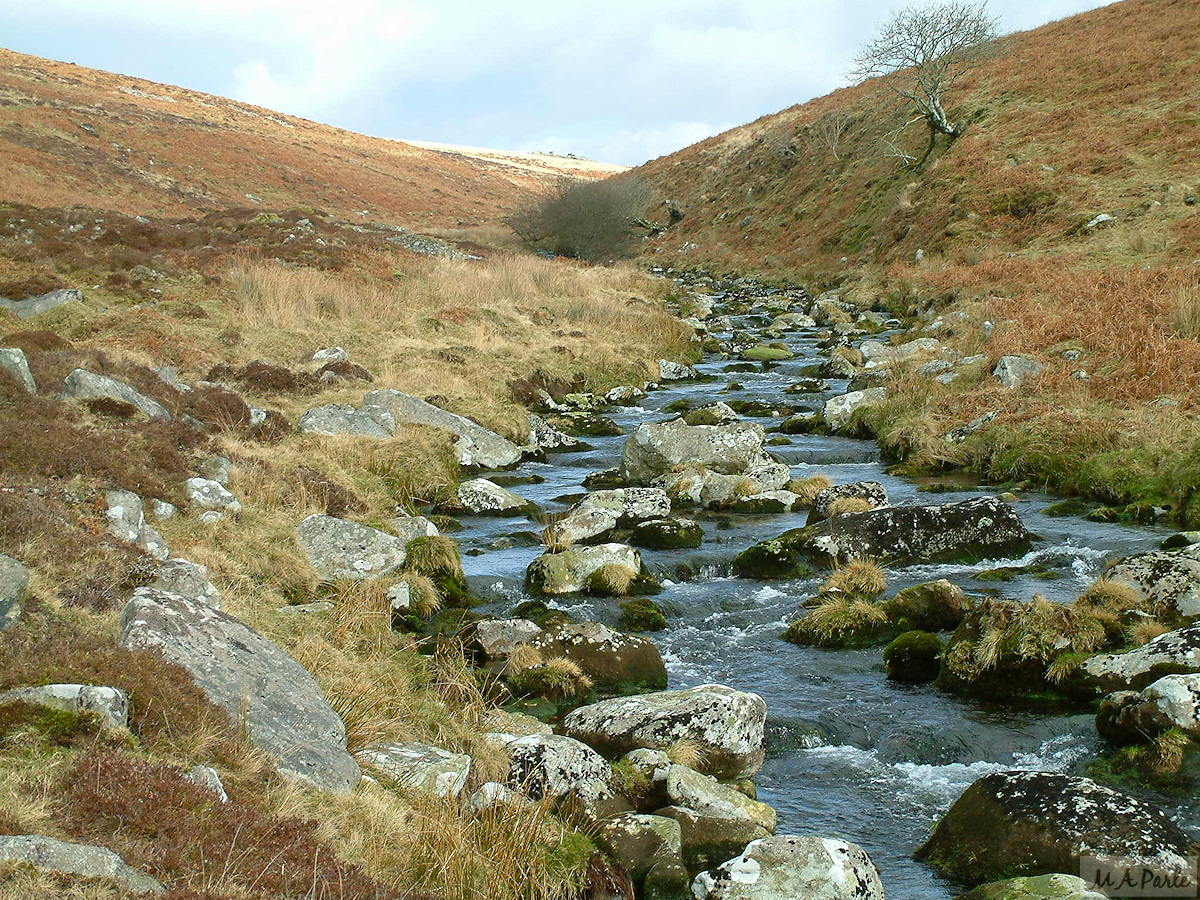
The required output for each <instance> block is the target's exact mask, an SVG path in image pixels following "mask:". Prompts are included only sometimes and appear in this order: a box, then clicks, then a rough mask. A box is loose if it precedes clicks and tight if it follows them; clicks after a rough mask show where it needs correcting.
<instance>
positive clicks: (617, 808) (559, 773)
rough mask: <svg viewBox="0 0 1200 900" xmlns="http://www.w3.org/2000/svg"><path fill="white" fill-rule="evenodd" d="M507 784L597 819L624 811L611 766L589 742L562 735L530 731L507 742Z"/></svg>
mask: <svg viewBox="0 0 1200 900" xmlns="http://www.w3.org/2000/svg"><path fill="white" fill-rule="evenodd" d="M507 749H508V752H509V754H510V755H511V759H512V762H511V765H510V767H509V772H508V783H509V784H510V785H512V786H513V787H516V788H519V789H520V790H522V791H523V792H524V793H526V794H527V795H529V796H530V797H532V798H533V799H535V800H542V799H546V798H550V799H552V800H554V801H556V802H558V803H568V804H569V805H570V806H572V807H573V808H574V810H575V811H577V812H579V813H581V814H583V815H584V816H585V817H587V818H589V819H592V820H594V821H598V820H599V819H601V818H604V817H605V816H606V815H611V814H615V813H617V812H623V811H624V810H626V809H628V805H627V804H625V803H623V801H622V800H621V798H619V797H618V796H617V794H616V792H615V791H614V790H613V788H612V775H613V773H612V767H611V766H610V765H609V764H608V763H607V762H606V761H605V759H604V757H602V756H601V755H600V754H599V753H597V752H596V751H595V750H593V749H592V748H591V747H589V746H587V745H586V744H583V743H580V742H579V741H577V740H574V739H572V738H569V737H566V736H565V735H561V734H530V735H526V736H524V737H520V738H517V739H516V740H513V741H511V742H508V744H507Z"/></svg>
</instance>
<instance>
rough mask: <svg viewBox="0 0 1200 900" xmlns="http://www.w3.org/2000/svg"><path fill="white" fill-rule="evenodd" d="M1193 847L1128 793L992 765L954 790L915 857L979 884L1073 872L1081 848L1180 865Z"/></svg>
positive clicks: (1163, 867)
mask: <svg viewBox="0 0 1200 900" xmlns="http://www.w3.org/2000/svg"><path fill="white" fill-rule="evenodd" d="M981 822H987V823H988V827H987V828H981V827H980V823H981ZM1195 851H1196V844H1195V842H1194V841H1193V840H1192V839H1191V838H1189V837H1188V836H1187V835H1186V834H1185V833H1184V832H1183V831H1181V830H1180V829H1179V827H1178V826H1177V825H1176V824H1175V823H1174V822H1172V821H1171V818H1170V816H1168V815H1167V813H1165V812H1164V811H1163V810H1161V809H1158V808H1156V807H1153V806H1151V805H1149V804H1148V803H1146V802H1144V801H1142V800H1138V799H1137V798H1135V797H1132V796H1129V795H1128V794H1123V793H1120V792H1118V791H1115V790H1113V789H1111V788H1107V787H1103V786H1102V785H1099V784H1096V783H1095V782H1094V781H1091V780H1089V779H1087V778H1078V777H1074V776H1070V775H1059V774H1054V773H1049V772H997V773H994V774H992V775H985V776H984V777H983V778H981V779H979V780H978V781H976V782H975V783H974V784H972V785H971V787H969V788H968V789H967V791H966V793H964V794H963V795H962V796H961V797H959V799H958V800H957V801H956V802H955V803H954V805H953V806H952V807H951V808H950V811H949V812H947V813H946V815H945V816H944V817H943V818H942V820H941V821H940V822H939V823H938V825H937V827H936V828H935V829H934V832H933V835H932V836H931V837H930V838H929V840H928V841H927V842H926V843H925V844H924V846H922V847H921V848H920V850H918V851H917V854H916V858H917V859H920V860H925V861H927V862H929V863H930V864H931V865H933V866H935V867H937V868H939V869H941V870H943V871H945V872H948V873H949V874H951V875H953V876H954V877H956V878H959V879H960V880H963V881H966V882H968V883H970V884H981V883H984V882H987V881H993V880H995V879H997V878H1003V877H1004V876H1005V875H1006V874H1010V873H1012V872H1025V873H1027V874H1029V875H1043V874H1052V873H1056V872H1058V873H1061V872H1078V871H1080V868H1079V867H1080V857H1085V856H1091V857H1097V858H1106V857H1108V858H1115V857H1122V858H1128V859H1130V860H1133V861H1134V862H1136V863H1138V864H1142V865H1146V866H1148V867H1150V868H1153V869H1156V870H1158V871H1179V872H1185V871H1189V869H1190V864H1189V862H1188V859H1187V858H1188V857H1189V856H1192V855H1193V854H1194V853H1195Z"/></svg>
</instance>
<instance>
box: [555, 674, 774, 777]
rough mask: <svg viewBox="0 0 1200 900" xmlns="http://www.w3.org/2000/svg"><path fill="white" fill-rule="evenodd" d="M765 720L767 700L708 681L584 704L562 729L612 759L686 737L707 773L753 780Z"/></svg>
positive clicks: (760, 758)
mask: <svg viewBox="0 0 1200 900" xmlns="http://www.w3.org/2000/svg"><path fill="white" fill-rule="evenodd" d="M766 718H767V704H766V703H765V702H764V701H763V699H762V697H760V696H758V695H757V694H749V693H744V692H742V691H736V690H734V689H733V688H730V687H726V686H725V685H723V684H705V685H700V686H699V687H693V688H687V689H685V690H678V691H659V692H658V693H653V694H640V695H637V696H633V697H614V698H612V699H610V700H601V701H600V702H599V703H593V704H592V705H590V706H581V707H580V708H579V709H576V710H573V711H572V712H570V713H569V714H568V715H567V717H566V718H565V719H564V720H563V730H564V731H565V732H566V733H567V734H569V735H571V736H572V737H575V738H578V739H579V740H581V741H583V742H585V743H587V744H589V745H591V746H593V747H596V748H597V749H599V750H600V751H601V752H603V753H605V754H606V755H608V756H613V757H616V756H620V755H621V754H623V753H627V752H629V751H630V750H634V749H637V748H639V747H645V748H648V749H651V750H666V749H667V748H669V747H670V746H671V745H672V744H674V743H675V742H676V741H681V740H686V741H689V742H692V743H695V744H697V745H699V746H700V747H701V748H702V749H703V751H704V753H705V761H704V764H703V766H702V767H701V769H702V771H703V772H705V773H706V774H710V775H715V776H717V777H720V778H751V777H753V775H754V773H755V772H757V771H758V769H759V766H761V765H762V761H763V755H764V754H763V726H764V723H765V722H766Z"/></svg>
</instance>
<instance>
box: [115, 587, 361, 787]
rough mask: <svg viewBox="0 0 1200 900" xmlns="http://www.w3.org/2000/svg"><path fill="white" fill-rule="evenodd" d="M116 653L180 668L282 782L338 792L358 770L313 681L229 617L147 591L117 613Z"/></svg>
mask: <svg viewBox="0 0 1200 900" xmlns="http://www.w3.org/2000/svg"><path fill="white" fill-rule="evenodd" d="M121 646H123V647H128V648H129V649H132V650H149V651H153V652H157V653H160V654H161V655H162V656H163V657H164V658H165V659H166V660H167V661H168V662H172V663H175V664H176V665H178V666H182V667H183V668H184V669H186V670H187V671H188V673H189V674H190V675H191V676H192V678H193V679H194V680H195V682H196V684H197V685H198V686H199V687H200V689H201V690H203V691H204V693H205V694H206V695H207V696H208V698H209V699H210V700H211V701H212V702H213V703H215V704H216V705H217V706H219V707H221V708H222V709H224V710H225V712H226V713H228V714H229V717H230V718H231V719H232V720H233V721H234V722H237V723H242V724H243V725H244V727H245V729H246V732H247V734H248V736H249V738H250V740H252V741H253V742H254V743H255V744H257V745H258V746H259V747H261V748H262V749H263V750H265V751H267V752H268V753H270V754H272V755H273V756H275V757H276V768H277V769H278V771H279V772H280V773H281V774H283V775H286V776H292V777H296V778H300V779H302V780H304V781H307V782H309V783H311V784H313V785H315V786H317V787H319V788H323V789H326V790H332V791H337V792H343V793H344V792H346V791H349V790H351V789H352V788H354V786H355V785H357V784H358V779H359V770H358V764H357V763H356V762H355V761H354V758H353V757H352V756H351V755H350V754H349V753H348V752H347V751H346V728H345V726H344V725H343V724H342V720H341V719H340V718H339V717H338V714H337V713H336V712H334V711H333V709H332V708H331V707H330V706H329V704H328V703H327V702H326V701H325V696H324V695H323V694H322V693H321V688H320V687H319V686H318V685H317V683H316V681H314V680H313V677H312V676H311V675H309V674H308V672H306V671H305V670H304V667H303V666H301V665H300V664H299V663H298V662H296V661H295V660H294V659H292V657H291V656H289V655H288V654H287V652H286V651H285V650H283V649H282V648H280V647H278V646H276V645H275V644H273V643H271V642H270V641H268V640H267V639H266V638H264V637H263V636H262V635H260V634H259V633H258V632H256V631H254V630H253V629H252V628H249V627H247V626H246V625H244V624H242V623H241V622H239V621H238V620H237V619H235V618H233V617H232V616H229V615H226V614H225V613H223V612H220V611H218V610H215V609H213V608H212V607H210V606H205V605H203V604H200V603H195V602H194V601H192V600H187V599H185V598H183V597H177V596H175V595H173V594H168V593H165V592H163V591H157V590H154V589H153V588H138V589H137V590H136V591H135V592H134V595H133V599H131V600H130V601H129V603H128V604H126V606H125V609H124V610H123V611H122V613H121Z"/></svg>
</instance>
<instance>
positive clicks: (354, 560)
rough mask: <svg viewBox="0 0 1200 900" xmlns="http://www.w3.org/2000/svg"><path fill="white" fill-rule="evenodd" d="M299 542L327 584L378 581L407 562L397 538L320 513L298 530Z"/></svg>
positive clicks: (305, 521) (304, 522)
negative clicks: (348, 580)
mask: <svg viewBox="0 0 1200 900" xmlns="http://www.w3.org/2000/svg"><path fill="white" fill-rule="evenodd" d="M296 541H297V542H298V543H299V544H300V549H302V550H303V551H304V555H305V556H306V557H308V562H309V564H310V565H311V566H312V567H313V568H314V569H315V570H316V571H317V574H318V575H320V576H321V577H322V578H324V579H326V580H327V581H333V580H336V579H338V578H351V579H354V580H356V581H361V580H364V579H367V578H377V577H379V576H380V575H387V574H388V573H389V572H393V571H395V570H396V569H398V568H400V567H401V566H402V565H404V560H405V559H406V554H405V551H404V544H403V543H401V541H400V539H399V538H397V537H395V536H394V535H390V534H387V533H386V532H383V531H380V530H379V529H377V528H371V527H370V526H368V525H360V524H359V523H357V522H350V521H348V520H346V519H335V518H333V517H332V516H324V515H321V514H320V513H313V514H312V515H311V516H309V517H308V518H306V519H305V520H304V521H303V522H301V523H300V524H299V525H297V526H296Z"/></svg>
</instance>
